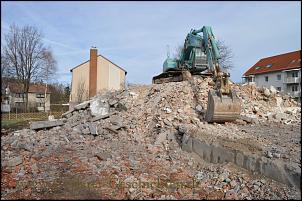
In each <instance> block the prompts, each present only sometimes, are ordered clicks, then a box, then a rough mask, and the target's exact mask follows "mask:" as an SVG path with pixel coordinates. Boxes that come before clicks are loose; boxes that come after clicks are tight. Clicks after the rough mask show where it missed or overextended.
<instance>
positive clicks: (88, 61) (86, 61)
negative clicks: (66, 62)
mask: <svg viewBox="0 0 302 201" xmlns="http://www.w3.org/2000/svg"><path fill="white" fill-rule="evenodd" d="M99 56H101V57H103V58H104V59H106V60H107V61H109V62H110V63H112V64H114V65H115V66H116V67H118V68H120V69H121V70H123V71H124V72H125V74H126V75H127V71H126V70H125V69H123V68H122V67H120V66H119V65H117V64H115V63H113V62H112V61H110V60H109V59H107V58H106V57H104V56H103V55H101V54H99V55H98V57H99ZM89 61H90V59H89V60H87V61H85V62H83V63H81V64H79V65H77V66H75V67H73V68H72V69H70V72H72V70H73V69H75V68H77V67H79V66H81V65H83V64H85V63H87V62H89Z"/></svg>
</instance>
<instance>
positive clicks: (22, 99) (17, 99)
mask: <svg viewBox="0 0 302 201" xmlns="http://www.w3.org/2000/svg"><path fill="white" fill-rule="evenodd" d="M14 101H15V103H24V102H25V101H26V99H25V98H17V97H16V98H15V100H14Z"/></svg>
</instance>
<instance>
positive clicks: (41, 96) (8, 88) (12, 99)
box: [1, 80, 51, 112]
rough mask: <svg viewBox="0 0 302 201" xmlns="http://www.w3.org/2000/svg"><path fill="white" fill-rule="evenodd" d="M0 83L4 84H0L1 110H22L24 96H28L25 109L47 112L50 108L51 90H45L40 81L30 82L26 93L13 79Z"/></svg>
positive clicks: (25, 98) (23, 107)
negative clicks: (0, 88)
mask: <svg viewBox="0 0 302 201" xmlns="http://www.w3.org/2000/svg"><path fill="white" fill-rule="evenodd" d="M2 84H3V85H5V86H2V99H1V111H2V112H9V111H11V112H24V111H25V107H26V100H27V97H26V96H28V104H27V111H29V112H36V111H39V112H44V111H47V112H48V111H49V110H50V94H51V92H50V91H49V89H47V91H45V89H46V88H45V85H43V84H40V83H31V84H30V85H29V91H28V93H23V91H22V87H21V85H20V84H18V83H17V82H16V81H15V80H7V81H6V82H5V83H2ZM45 92H46V93H45ZM44 107H45V109H44Z"/></svg>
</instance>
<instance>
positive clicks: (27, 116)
mask: <svg viewBox="0 0 302 201" xmlns="http://www.w3.org/2000/svg"><path fill="white" fill-rule="evenodd" d="M63 113H64V112H63V111H61V112H31V113H12V112H11V113H2V114H1V119H4V120H10V119H48V116H49V115H54V117H55V118H56V119H57V118H61V116H62V114H63Z"/></svg>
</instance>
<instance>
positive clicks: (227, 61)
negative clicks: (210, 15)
mask: <svg viewBox="0 0 302 201" xmlns="http://www.w3.org/2000/svg"><path fill="white" fill-rule="evenodd" d="M217 47H218V50H219V54H220V59H219V64H220V67H221V68H222V70H231V69H233V68H234V64H233V57H234V56H233V52H232V49H231V48H230V47H229V46H227V45H226V44H225V42H224V41H222V40H217Z"/></svg>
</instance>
